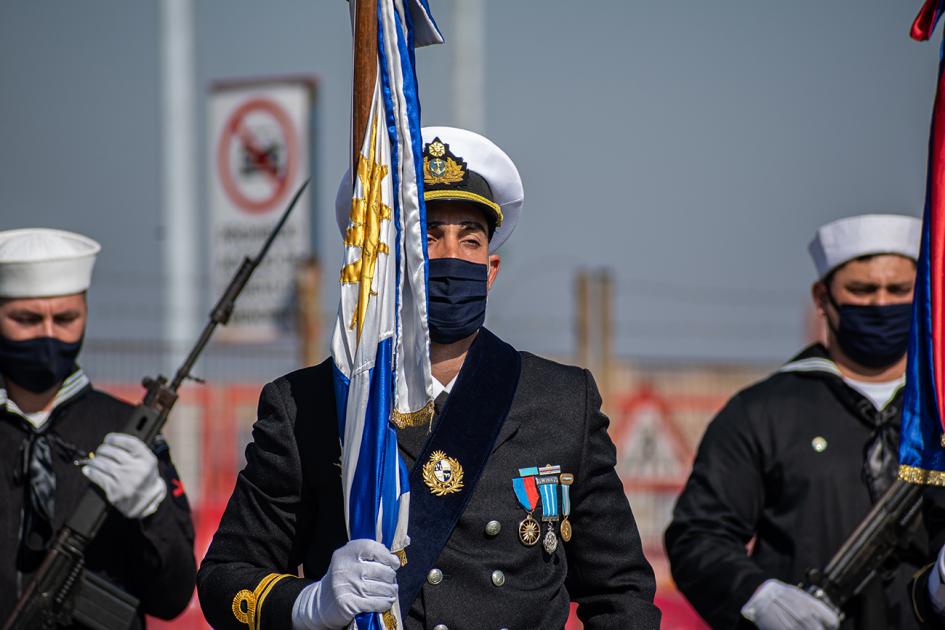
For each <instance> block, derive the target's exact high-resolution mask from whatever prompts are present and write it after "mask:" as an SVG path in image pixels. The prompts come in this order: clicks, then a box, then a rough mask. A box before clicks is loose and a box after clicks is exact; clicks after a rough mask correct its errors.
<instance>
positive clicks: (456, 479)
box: [423, 451, 463, 497]
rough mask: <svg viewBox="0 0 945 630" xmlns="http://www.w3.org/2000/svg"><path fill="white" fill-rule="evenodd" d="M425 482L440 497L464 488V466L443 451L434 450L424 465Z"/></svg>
mask: <svg viewBox="0 0 945 630" xmlns="http://www.w3.org/2000/svg"><path fill="white" fill-rule="evenodd" d="M423 483H425V484H427V487H428V488H430V492H432V493H433V494H435V495H436V496H438V497H442V496H444V495H447V494H453V493H454V492H459V491H460V490H462V489H463V467H462V465H460V463H459V460H457V459H455V458H453V457H448V456H447V455H446V453H444V452H443V451H434V452H433V453H432V454H431V455H430V461H428V462H427V463H426V464H424V465H423Z"/></svg>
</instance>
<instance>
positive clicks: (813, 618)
mask: <svg viewBox="0 0 945 630" xmlns="http://www.w3.org/2000/svg"><path fill="white" fill-rule="evenodd" d="M742 616H743V617H744V618H745V619H747V620H748V621H751V622H752V623H754V624H755V625H756V626H758V627H759V628H760V629H761V630H794V629H795V628H803V629H804V630H820V629H824V630H835V629H836V628H837V627H839V626H840V617H839V616H838V615H837V613H835V612H834V611H833V610H832V609H831V608H830V607H829V606H827V604H825V603H823V602H822V601H820V600H819V599H817V598H816V597H814V596H813V595H809V594H807V593H805V592H804V591H802V590H801V589H799V588H797V587H796V586H791V585H790V584H785V583H784V582H780V581H778V580H767V581H766V582H764V583H763V584H762V585H761V586H759V587H758V590H757V591H755V594H754V595H752V596H751V599H749V600H748V603H746V604H745V605H744V606H742Z"/></svg>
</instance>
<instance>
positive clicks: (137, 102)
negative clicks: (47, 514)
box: [0, 0, 939, 376]
mask: <svg viewBox="0 0 945 630" xmlns="http://www.w3.org/2000/svg"><path fill="white" fill-rule="evenodd" d="M458 1H460V0H448V1H447V0H430V3H431V7H432V10H433V12H434V15H435V16H436V18H437V21H438V23H439V25H440V27H441V29H442V30H443V32H444V35H445V36H446V39H447V43H446V44H445V45H443V46H435V47H430V48H426V49H423V50H420V51H418V54H417V62H418V67H419V83H420V91H421V103H422V107H423V117H422V121H423V123H424V124H427V125H434V124H443V125H450V124H454V122H455V117H456V114H455V111H456V108H455V107H456V104H455V103H454V100H453V92H452V84H453V81H454V80H455V77H454V73H455V72H456V69H455V68H454V66H453V62H452V60H453V55H454V54H455V51H454V50H452V49H451V48H450V46H451V44H450V41H451V31H453V30H455V25H454V24H452V23H451V16H452V15H453V14H454V13H455V12H456V11H455V6H456V2H458ZM919 4H920V3H919V2H887V1H884V0H869V1H853V0H837V1H834V2H823V1H822V0H821V1H814V0H799V1H796V2H791V3H783V2H782V3H761V2H749V1H747V0H741V1H736V0H718V1H716V2H712V3H707V2H699V1H697V0H689V1H684V2H659V1H656V0H653V1H647V2H639V1H628V0H621V1H616V0H615V1H612V2H594V3H588V2H585V3H576V2H565V1H560V0H546V1H543V2H541V3H536V2H531V1H527V0H504V1H503V2H497V1H493V0H485V14H486V16H485V17H486V29H485V32H486V42H485V44H486V45H485V58H484V68H485V83H484V89H483V99H484V104H485V116H484V123H483V126H482V128H481V129H477V130H476V131H480V132H482V133H484V134H485V135H487V136H488V137H490V138H491V139H493V140H494V141H495V142H496V143H497V144H498V145H499V146H501V147H502V148H503V149H504V150H505V151H506V152H507V153H508V154H509V155H510V156H511V157H512V159H513V160H514V161H515V162H516V164H517V165H518V167H519V169H520V171H521V174H522V178H523V180H524V184H525V206H524V210H523V215H522V218H521V221H520V223H519V226H518V228H517V230H516V232H515V234H514V235H513V236H512V238H511V240H510V241H509V242H508V243H507V244H506V245H505V246H504V247H503V248H502V250H501V251H500V253H501V254H502V256H503V265H502V270H501V272H500V276H499V279H498V281H497V284H496V286H495V288H494V290H493V291H492V293H491V294H490V298H489V307H488V318H487V325H488V326H489V327H490V328H491V329H492V330H494V331H495V332H496V333H498V334H499V335H500V336H502V337H504V338H505V339H507V340H508V341H510V342H511V343H513V344H514V345H516V346H517V347H520V348H522V349H528V350H531V351H534V352H537V353H540V354H547V355H556V356H568V355H570V354H571V353H573V352H574V348H575V341H574V324H573V314H574V309H575V306H574V299H573V284H574V275H575V273H576V270H578V269H582V268H584V269H596V268H601V267H606V268H609V269H611V270H612V274H613V278H614V284H615V298H614V314H613V317H614V321H615V342H614V352H615V354H616V355H618V356H621V357H626V358H631V359H641V360H642V359H646V360H660V361H734V362H755V363H757V362H763V363H769V364H775V363H777V362H780V361H783V360H785V359H787V358H789V357H790V356H791V355H792V354H794V353H795V352H796V351H798V350H799V349H800V348H801V347H802V345H803V343H804V340H805V331H806V329H805V321H806V320H805V318H806V313H807V309H808V308H809V304H810V298H809V294H810V284H811V283H812V282H813V280H814V269H813V265H812V263H811V261H810V259H809V257H808V255H807V251H806V247H807V243H808V242H809V241H810V239H811V237H812V236H813V234H814V231H815V230H816V228H817V227H818V226H819V225H821V224H823V223H825V222H827V221H830V220H832V219H835V218H840V217H843V216H849V215H852V214H858V213H864V212H895V213H906V214H913V215H918V214H919V213H920V210H921V207H922V203H923V199H924V193H925V191H924V179H925V162H926V157H927V155H926V151H927V140H928V126H929V117H930V113H931V104H932V97H933V90H934V83H935V73H936V63H937V60H938V43H937V42H938V37H939V36H938V35H936V36H935V42H936V43H931V42H929V43H923V44H920V43H917V42H913V41H911V40H910V39H909V38H908V31H909V26H910V24H911V20H912V19H913V17H914V15H915V12H916V11H918V8H919ZM193 6H194V17H195V27H196V67H195V68H194V81H195V85H196V86H197V94H198V111H197V122H198V143H197V147H198V152H199V155H198V164H200V165H201V166H200V169H199V173H198V180H197V181H198V191H199V199H198V207H200V208H205V207H206V197H207V185H206V184H205V182H206V166H205V164H206V161H207V160H206V151H207V146H206V144H207V143H206V142H205V141H204V136H205V124H206V95H207V93H208V90H209V86H210V85H211V84H212V83H213V82H215V81H220V80H227V79H240V78H248V77H267V76H277V75H279V76H281V75H303V76H311V77H315V78H316V79H317V82H318V96H317V105H316V106H317V112H316V130H315V141H314V146H315V156H314V157H315V163H316V170H315V173H314V179H313V197H312V199H313V204H312V205H313V210H314V213H315V216H314V217H313V221H314V224H315V226H316V230H315V243H314V245H315V248H316V251H317V253H318V256H319V259H320V260H321V262H322V264H323V268H324V270H325V271H324V277H325V278H326V282H325V285H324V288H323V298H322V312H323V314H324V318H325V320H324V327H325V329H329V328H330V326H331V324H332V321H333V317H334V312H335V309H336V306H337V300H338V288H337V285H336V284H335V283H334V281H333V279H334V278H335V277H336V271H335V270H336V269H337V267H338V265H339V263H340V259H341V246H340V237H339V234H338V232H337V228H336V226H335V219H334V209H333V204H334V196H335V189H336V186H337V182H338V180H339V179H340V177H341V174H342V173H343V171H344V170H345V168H346V167H347V155H348V148H347V143H348V139H347V134H348V125H349V115H350V114H349V111H348V109H349V102H350V73H351V59H350V45H351V42H350V37H351V35H350V28H349V23H348V15H347V4H346V3H345V2H342V1H341V0H331V1H323V2H310V1H308V0H270V1H269V2H265V3H261V2H251V1H249V0H201V1H200V2H195V3H194V5H193ZM158 18H159V11H158V3H157V2H156V1H149V2H144V1H139V2H114V1H108V0H85V1H84V2H81V3H75V2H67V1H65V0H58V1H49V2H43V3H37V2H28V1H26V0H14V1H10V2H4V3H0V141H2V144H3V151H0V229H7V228H20V227H31V226H46V227H57V228H62V229H69V230H75V231H78V232H82V233H85V234H88V235H89V236H92V237H94V238H96V239H97V240H99V241H100V242H101V243H102V245H103V247H104V249H103V252H102V254H101V256H100V258H99V263H98V267H97V270H96V278H95V285H94V287H93V289H92V291H91V293H90V308H91V312H90V320H91V321H90V328H89V332H88V335H87V337H88V338H89V339H96V340H100V341H108V342H115V343H119V342H122V340H138V341H141V342H147V341H149V340H155V339H159V338H160V336H161V331H162V322H163V320H164V318H165V316H166V313H165V312H164V310H163V309H164V299H163V296H164V278H163V265H162V260H161V256H162V239H163V238H164V222H163V217H162V216H161V188H160V187H161V172H160V166H161V159H160V157H161V150H162V147H161V143H160V121H161V112H160V85H159V77H160V66H159V59H160V57H159V49H158V45H159V37H158V24H159V19H158ZM198 224H199V225H200V230H201V233H200V242H201V243H205V242H206V231H207V226H206V217H205V214H204V213H203V212H202V213H201V216H200V217H199V220H198ZM200 260H201V261H202V265H201V268H200V269H197V270H195V274H194V281H195V282H197V283H198V284H199V285H200V286H201V287H203V286H206V284H207V281H208V276H209V274H208V269H207V265H209V255H208V252H207V251H206V250H205V249H203V248H202V249H201V252H200ZM202 295H204V299H203V303H199V304H194V305H193V308H192V309H187V312H182V313H174V314H171V316H173V317H188V318H193V320H194V321H197V322H202V321H203V318H204V316H205V314H206V313H207V311H208V310H209V309H210V307H211V306H212V303H213V302H214V301H215V299H216V296H213V295H210V292H209V290H207V291H204V292H203V293H202ZM285 343H289V344H290V343H292V340H291V339H290V338H287V339H286V340H285ZM325 347H326V351H327V341H326V344H325ZM286 365H287V362H285V361H284V362H282V363H277V364H272V365H270V364H266V367H264V368H260V369H261V370H262V371H264V372H266V371H270V370H272V371H276V370H282V369H284V368H286ZM288 367H291V366H288ZM275 375H276V374H268V373H266V374H262V375H261V376H275Z"/></svg>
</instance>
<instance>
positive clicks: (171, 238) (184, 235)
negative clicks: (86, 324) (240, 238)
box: [159, 0, 202, 374]
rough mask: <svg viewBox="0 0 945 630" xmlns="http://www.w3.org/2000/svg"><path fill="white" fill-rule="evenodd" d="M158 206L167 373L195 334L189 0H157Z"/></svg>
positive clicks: (196, 293) (191, 20) (197, 305)
mask: <svg viewBox="0 0 945 630" xmlns="http://www.w3.org/2000/svg"><path fill="white" fill-rule="evenodd" d="M159 6H160V47H161V53H160V55H161V184H162V186H161V193H162V195H161V205H162V212H161V215H162V218H163V228H164V229H163V238H164V242H163V248H162V249H163V251H162V254H163V259H164V277H165V283H166V297H165V300H166V301H165V307H164V339H165V341H166V343H167V346H166V350H165V352H164V357H163V361H164V363H165V364H166V366H167V369H168V370H169V371H168V373H169V374H170V373H173V371H174V369H176V365H177V363H178V357H177V356H176V354H177V350H178V348H179V347H180V345H181V344H182V343H189V342H191V341H193V340H194V339H195V338H196V337H197V324H196V318H195V315H196V312H195V310H196V309H199V308H200V307H201V306H202V302H201V300H200V295H201V293H200V287H199V283H198V282H197V278H198V273H197V268H198V261H197V231H198V229H199V222H198V218H197V217H198V215H197V203H196V185H195V175H196V172H197V164H196V159H195V157H196V151H195V135H194V127H195V125H194V117H195V107H194V103H195V99H194V67H195V60H194V16H193V6H194V5H193V3H192V1H191V0H161V2H160V5H159Z"/></svg>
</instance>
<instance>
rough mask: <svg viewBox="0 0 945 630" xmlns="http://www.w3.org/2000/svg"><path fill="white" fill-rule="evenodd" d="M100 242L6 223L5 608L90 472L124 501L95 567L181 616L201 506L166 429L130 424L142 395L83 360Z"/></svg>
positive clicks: (157, 609)
mask: <svg viewBox="0 0 945 630" xmlns="http://www.w3.org/2000/svg"><path fill="white" fill-rule="evenodd" d="M99 250H100V247H99V244H98V243H96V242H95V241H93V240H92V239H90V238H87V237H85V236H82V235H79V234H74V233H71V232H65V231H61V230H50V229H22V230H9V231H5V232H0V376H2V382H0V462H2V465H3V468H4V470H3V474H2V475H0V499H2V501H3V509H2V510H0V556H2V558H3V560H2V561H0V620H5V619H6V618H7V617H8V616H9V615H10V613H11V612H12V611H13V608H14V605H15V604H16V602H17V599H18V597H19V595H20V594H21V593H22V592H23V590H24V588H25V587H26V586H27V585H28V584H29V582H30V579H31V578H32V576H33V574H34V572H35V571H36V569H37V568H38V567H39V565H40V563H41V562H42V560H43V558H44V556H45V554H46V551H47V549H48V547H49V545H50V542H51V540H52V539H53V537H54V536H55V534H56V532H57V531H58V530H59V529H60V528H61V527H62V526H63V523H64V522H65V521H66V519H67V518H68V517H69V516H70V515H71V514H72V512H73V511H74V510H75V508H76V506H77V504H78V501H79V499H80V497H81V496H82V495H83V493H84V492H85V491H86V489H87V488H88V487H89V483H93V484H95V485H96V486H98V487H99V488H100V489H101V490H102V492H103V494H104V496H105V497H106V498H107V500H108V502H109V503H110V504H111V505H112V506H113V507H114V510H113V511H112V512H111V513H110V514H109V516H108V518H107V520H106V522H105V524H104V525H103V527H102V529H101V531H100V533H99V535H98V537H97V538H96V539H95V540H94V541H92V543H91V545H90V546H89V548H88V551H87V553H86V555H85V568H86V570H87V571H91V572H93V573H95V574H96V575H98V576H99V577H102V578H104V579H106V580H108V581H109V582H111V583H113V584H114V585H115V586H117V587H118V588H120V589H122V590H124V591H126V592H127V593H128V594H130V595H132V596H133V597H135V598H137V599H138V600H139V601H140V605H139V608H138V617H137V620H136V623H135V627H144V616H145V615H146V614H147V615H153V616H155V617H160V618H163V619H171V618H173V617H175V616H176V615H178V614H179V613H180V612H181V611H182V610H183V609H184V607H185V606H186V605H187V603H188V601H189V600H190V597H191V594H192V593H193V588H194V579H195V573H196V566H195V561H194V554H193V543H194V533H193V526H192V524H191V519H190V509H189V507H188V505H187V498H186V496H185V495H184V490H183V486H182V485H181V483H180V481H179V479H178V476H177V472H176V471H175V470H174V466H173V464H172V463H171V457H170V452H169V450H168V446H167V443H166V442H165V441H164V439H163V438H161V437H158V438H157V439H156V440H155V441H154V443H152V444H150V445H146V444H144V443H143V442H142V441H141V440H139V439H138V438H135V437H132V436H130V435H127V434H124V433H121V430H122V428H123V427H124V425H125V423H126V422H127V420H128V418H129V415H130V412H131V409H132V408H131V406H130V405H128V404H126V403H124V402H121V401H119V400H117V399H115V398H113V397H112V396H109V395H108V394H105V393H103V392H100V391H98V390H96V389H94V388H93V387H92V385H91V384H90V382H89V379H88V377H87V376H86V375H85V373H84V372H83V371H82V369H81V368H80V367H79V366H78V364H77V363H76V358H77V356H78V354H79V350H80V348H81V347H82V341H83V338H84V336H85V327H86V319H87V315H88V306H87V300H86V294H87V291H88V289H89V285H90V283H91V279H92V267H93V265H94V264H95V258H96V255H97V254H98V252H99Z"/></svg>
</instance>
